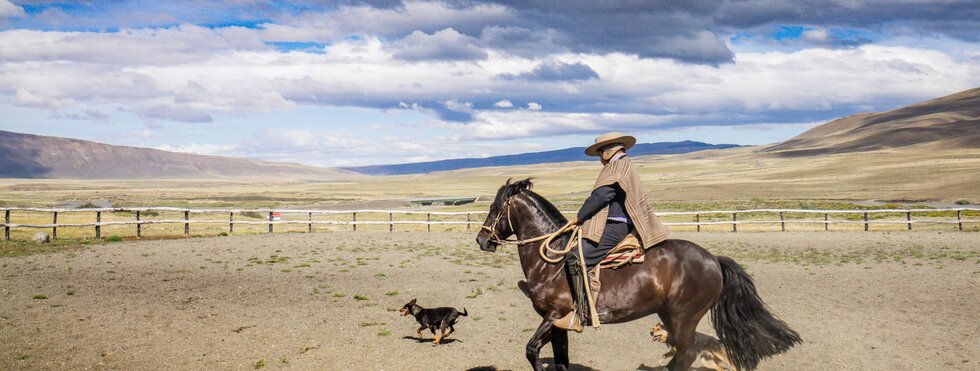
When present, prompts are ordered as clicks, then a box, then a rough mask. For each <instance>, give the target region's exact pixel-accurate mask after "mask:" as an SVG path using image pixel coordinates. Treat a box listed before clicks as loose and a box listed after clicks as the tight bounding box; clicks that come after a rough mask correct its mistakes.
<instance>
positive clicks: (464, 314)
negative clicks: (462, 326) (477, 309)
mask: <svg viewBox="0 0 980 371" xmlns="http://www.w3.org/2000/svg"><path fill="white" fill-rule="evenodd" d="M459 315H461V316H463V317H466V316H468V314H467V313H466V307H463V312H462V313H460V314H459Z"/></svg>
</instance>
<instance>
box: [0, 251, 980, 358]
mask: <svg viewBox="0 0 980 371" xmlns="http://www.w3.org/2000/svg"><path fill="white" fill-rule="evenodd" d="M675 237H676V238H683V239H688V240H692V241H695V242H697V243H699V244H702V245H703V246H705V247H707V248H708V249H709V250H711V251H713V252H716V253H720V254H725V255H729V256H733V257H734V258H736V260H738V261H739V262H740V263H742V264H744V265H746V266H747V270H748V271H749V273H751V274H752V276H753V277H754V278H755V280H756V284H757V286H758V288H759V291H760V295H761V296H762V298H763V299H764V300H765V301H766V302H767V303H768V305H769V306H770V307H771V309H772V310H773V312H774V313H776V314H777V315H778V316H779V317H780V318H782V319H783V320H785V321H786V322H787V323H789V324H790V326H792V327H793V328H795V329H796V330H797V331H799V332H800V334H801V335H802V337H803V339H804V341H805V342H804V344H802V345H800V346H798V347H796V348H793V349H792V350H790V351H789V352H788V353H785V354H783V355H780V356H777V357H775V358H773V359H770V360H766V361H763V363H762V364H761V367H760V369H763V370H801V369H803V370H813V369H860V370H869V369H874V370H894V369H919V370H921V369H964V370H966V369H974V370H975V369H978V368H980V318H978V317H977V313H978V311H977V308H978V307H980V234H976V233H953V232H946V233H936V232H901V233H894V232H893V233H875V232H871V233H864V232H787V233H739V234H732V233H677V234H676V235H675ZM512 249H513V248H504V249H503V251H498V252H497V253H486V252H482V251H480V250H479V249H478V248H477V247H476V244H475V243H474V234H472V233H431V234H428V233H420V232H395V233H386V232H341V233H316V234H276V235H252V236H232V237H215V238H197V239H186V240H167V241H140V242H121V243H113V244H108V245H102V246H91V247H86V248H84V249H75V250H69V251H64V252H57V253H51V254H43V255H33V256H25V257H16V258H2V259H0V277H2V281H0V344H2V345H0V369H129V370H132V369H258V368H266V369H280V368H288V369H332V370H337V369H375V370H431V369H437V370H466V369H477V370H506V369H518V370H523V369H528V364H527V362H526V360H525V359H524V346H525V343H526V342H527V339H528V338H529V337H530V336H531V332H532V331H533V330H534V328H535V327H536V326H537V324H538V322H539V318H538V317H537V315H536V314H535V313H534V312H533V310H532V309H531V306H530V302H529V300H528V299H527V298H525V297H524V295H523V294H521V292H520V291H519V290H518V289H517V288H516V286H517V285H516V283H517V282H518V281H519V280H520V279H522V278H523V275H522V273H521V270H520V266H519V264H518V262H517V259H516V255H515V254H514V253H513V250H512ZM412 298H418V302H419V304H421V305H422V306H424V307H432V306H455V307H457V308H463V307H465V308H466V309H467V310H468V312H469V317H464V318H462V319H461V320H460V323H459V324H458V325H457V326H456V328H457V332H456V333H455V334H454V335H453V336H451V337H450V339H449V341H448V343H447V344H444V345H440V346H434V345H432V344H431V343H429V342H427V341H424V340H423V341H419V340H417V339H415V328H416V327H417V326H416V324H415V322H414V320H413V319H411V318H406V317H400V316H399V314H398V312H397V309H398V308H400V307H401V306H402V305H403V304H404V303H406V302H408V301H409V300H411V299H412ZM656 322H658V320H657V318H656V317H655V316H651V317H647V318H644V319H642V320H638V321H634V322H631V323H627V324H620V325H606V326H603V327H602V328H601V329H600V330H598V331H596V330H586V332H585V333H583V334H572V335H571V336H570V337H571V339H570V341H571V358H572V362H573V363H574V364H575V366H576V367H577V369H585V370H590V369H598V370H638V369H639V370H657V369H661V368H660V367H661V366H662V365H663V364H665V362H661V359H660V355H661V354H662V353H663V352H665V351H666V350H667V349H666V347H665V346H664V345H663V344H654V343H652V342H651V340H650V338H649V335H648V331H649V328H650V327H651V326H652V325H653V324H654V323H656ZM701 331H703V332H706V333H709V334H713V332H712V331H711V330H710V328H709V326H708V321H707V320H703V321H702V324H701ZM543 357H545V358H547V359H548V360H549V361H550V357H551V350H550V347H546V348H545V350H544V351H543ZM698 365H700V364H699V363H695V366H698Z"/></svg>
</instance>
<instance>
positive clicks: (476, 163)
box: [343, 140, 738, 175]
mask: <svg viewBox="0 0 980 371" xmlns="http://www.w3.org/2000/svg"><path fill="white" fill-rule="evenodd" d="M732 147H738V145H735V144H707V143H702V142H693V141H689V140H686V141H683V142H659V143H637V144H636V145H635V146H633V148H631V149H630V150H629V153H630V155H632V156H642V155H666V154H676V153H688V152H694V151H702V150H706V149H725V148H732ZM584 151H585V147H574V148H566V149H559V150H554V151H545V152H533V153H522V154H516V155H506V156H493V157H485V158H461V159H451V160H441V161H428V162H415V163H408V164H396V165H374V166H359V167H346V168H343V169H344V170H350V171H354V172H358V173H361V174H366V175H401V174H423V173H431V172H433V171H449V170H459V169H468V168H476V167H488V166H512V165H533V164H545V163H554V162H568V161H594V160H595V157H589V156H586V155H585V153H584Z"/></svg>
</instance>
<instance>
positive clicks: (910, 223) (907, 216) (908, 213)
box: [905, 211, 912, 231]
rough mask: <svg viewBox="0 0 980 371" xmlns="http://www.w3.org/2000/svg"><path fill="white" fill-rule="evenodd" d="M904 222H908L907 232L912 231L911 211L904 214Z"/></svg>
mask: <svg viewBox="0 0 980 371" xmlns="http://www.w3.org/2000/svg"><path fill="white" fill-rule="evenodd" d="M905 220H907V221H908V222H909V230H910V231H911V230H912V212H911V211H906V212H905Z"/></svg>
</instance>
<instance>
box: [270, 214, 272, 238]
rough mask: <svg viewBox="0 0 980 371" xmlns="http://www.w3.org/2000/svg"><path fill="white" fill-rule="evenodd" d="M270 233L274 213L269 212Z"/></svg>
mask: <svg viewBox="0 0 980 371" xmlns="http://www.w3.org/2000/svg"><path fill="white" fill-rule="evenodd" d="M269 233H272V212H271V211H270V212H269Z"/></svg>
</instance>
